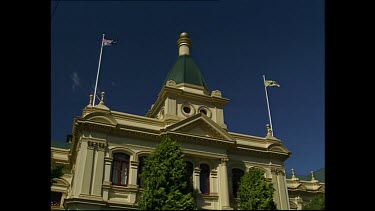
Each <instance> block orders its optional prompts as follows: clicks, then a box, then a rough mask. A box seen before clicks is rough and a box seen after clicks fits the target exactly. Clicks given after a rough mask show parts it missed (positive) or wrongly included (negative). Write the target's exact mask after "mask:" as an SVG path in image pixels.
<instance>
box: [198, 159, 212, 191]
mask: <svg viewBox="0 0 375 211" xmlns="http://www.w3.org/2000/svg"><path fill="white" fill-rule="evenodd" d="M200 168H201V173H200V176H199V182H200V190H201V193H202V194H210V167H209V166H208V165H207V164H201V165H200Z"/></svg>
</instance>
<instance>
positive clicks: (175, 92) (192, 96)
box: [146, 85, 229, 117]
mask: <svg viewBox="0 0 375 211" xmlns="http://www.w3.org/2000/svg"><path fill="white" fill-rule="evenodd" d="M167 97H172V98H179V99H187V100H195V101H198V102H202V103H205V104H206V103H207V104H213V105H214V106H217V107H219V108H223V107H224V106H225V104H227V103H228V101H229V99H227V98H223V97H218V96H209V95H202V94H196V93H191V92H186V91H184V90H181V89H178V88H177V87H176V88H174V87H170V86H166V85H164V86H163V88H162V89H161V90H160V92H159V95H158V98H157V99H156V102H155V103H154V105H153V106H152V107H151V109H150V110H149V111H148V112H147V113H146V116H147V117H154V116H155V115H156V114H157V112H158V111H159V110H160V108H161V106H163V104H164V101H165V99H166V98H167Z"/></svg>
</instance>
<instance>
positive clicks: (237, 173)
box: [232, 168, 244, 198]
mask: <svg viewBox="0 0 375 211" xmlns="http://www.w3.org/2000/svg"><path fill="white" fill-rule="evenodd" d="M243 175H244V171H243V170H241V169H236V168H234V169H232V187H233V196H234V198H237V192H238V188H239V187H240V180H241V177H242V176H243Z"/></svg>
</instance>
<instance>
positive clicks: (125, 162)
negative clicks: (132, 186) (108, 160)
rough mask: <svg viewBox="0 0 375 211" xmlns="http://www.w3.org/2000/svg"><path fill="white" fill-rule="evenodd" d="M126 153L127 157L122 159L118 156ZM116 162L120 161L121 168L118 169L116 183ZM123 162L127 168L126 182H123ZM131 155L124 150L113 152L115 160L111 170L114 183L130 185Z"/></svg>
mask: <svg viewBox="0 0 375 211" xmlns="http://www.w3.org/2000/svg"><path fill="white" fill-rule="evenodd" d="M121 154H122V155H125V159H124V160H121V159H118V158H116V156H117V155H121ZM115 162H118V163H119V164H118V165H119V166H120V168H119V170H117V175H118V176H117V177H118V178H117V181H118V182H117V183H115V182H114V181H115V179H114V171H115V170H116V169H115ZM123 164H125V169H126V171H125V172H126V180H125V181H124V182H125V184H121V183H122V171H123V168H122V167H123ZM129 170H130V155H129V154H127V153H123V152H116V153H113V161H112V171H111V182H112V185H118V186H128V185H129V176H130V171H129Z"/></svg>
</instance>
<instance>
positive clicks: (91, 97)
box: [87, 95, 94, 106]
mask: <svg viewBox="0 0 375 211" xmlns="http://www.w3.org/2000/svg"><path fill="white" fill-rule="evenodd" d="M93 96H94V95H90V101H89V104H88V105H87V106H92V99H93Z"/></svg>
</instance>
